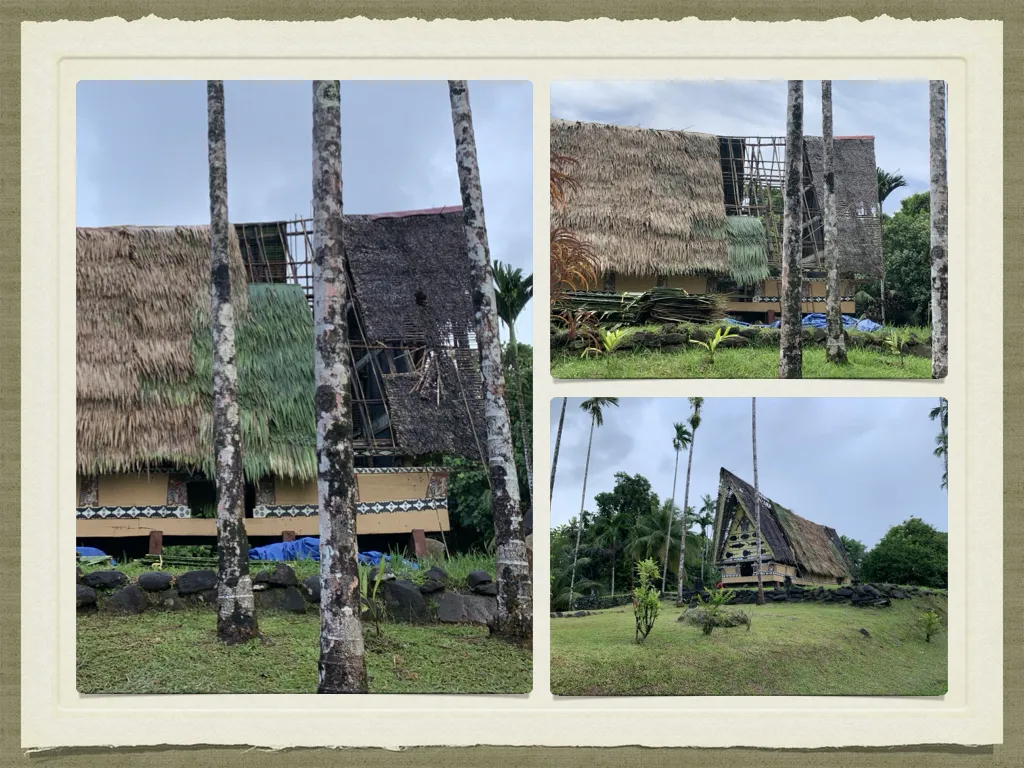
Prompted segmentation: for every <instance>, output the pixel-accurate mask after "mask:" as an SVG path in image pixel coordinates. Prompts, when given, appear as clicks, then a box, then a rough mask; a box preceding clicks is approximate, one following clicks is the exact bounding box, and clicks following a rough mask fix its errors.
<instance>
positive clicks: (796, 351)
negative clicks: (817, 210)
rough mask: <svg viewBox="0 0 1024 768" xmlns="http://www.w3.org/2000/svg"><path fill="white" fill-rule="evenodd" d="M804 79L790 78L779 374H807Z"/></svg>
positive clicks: (782, 376)
mask: <svg viewBox="0 0 1024 768" xmlns="http://www.w3.org/2000/svg"><path fill="white" fill-rule="evenodd" d="M803 134H804V81H803V80H790V81H789V95H788V98H787V103H786V184H785V189H786V195H785V199H784V201H783V202H784V215H783V221H782V280H781V282H782V307H781V309H782V318H781V320H782V322H781V326H782V330H781V333H780V334H779V378H780V379H799V378H802V377H803V355H802V352H801V348H800V331H801V311H800V304H801V301H802V295H801V294H802V291H803V273H802V269H801V265H800V261H801V255H802V250H803V248H802V243H803V236H802V234H803V206H801V204H800V201H801V199H802V197H803V194H802V193H803V169H804V135H803Z"/></svg>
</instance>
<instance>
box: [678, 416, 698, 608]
mask: <svg viewBox="0 0 1024 768" xmlns="http://www.w3.org/2000/svg"><path fill="white" fill-rule="evenodd" d="M695 442H697V430H696V429H695V430H693V434H692V435H691V437H690V456H689V458H688V459H687V460H686V485H685V486H684V490H683V529H682V530H681V531H680V532H679V592H677V594H682V592H683V586H684V585H685V584H686V510H687V507H688V505H689V503H690V470H692V469H693V444H694V443H695Z"/></svg>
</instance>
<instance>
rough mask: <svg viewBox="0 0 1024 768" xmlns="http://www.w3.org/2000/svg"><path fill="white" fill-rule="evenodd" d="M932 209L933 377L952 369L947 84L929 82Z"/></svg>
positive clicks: (942, 374) (937, 81)
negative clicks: (950, 346) (950, 363)
mask: <svg viewBox="0 0 1024 768" xmlns="http://www.w3.org/2000/svg"><path fill="white" fill-rule="evenodd" d="M928 112H929V120H928V139H929V141H928V144H929V150H930V151H929V164H930V188H929V197H930V210H931V288H932V378H933V379H943V378H945V377H946V373H947V372H948V370H949V359H948V355H947V353H948V345H949V335H948V334H949V254H948V248H949V236H948V227H949V200H948V196H947V186H946V83H945V82H943V81H942V80H931V81H929V83H928Z"/></svg>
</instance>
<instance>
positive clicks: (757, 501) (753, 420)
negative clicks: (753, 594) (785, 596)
mask: <svg viewBox="0 0 1024 768" xmlns="http://www.w3.org/2000/svg"><path fill="white" fill-rule="evenodd" d="M750 442H751V444H752V446H753V450H754V527H755V528H756V529H757V563H756V565H755V566H754V570H755V571H756V572H757V604H758V605H764V584H763V581H762V578H761V491H760V489H759V488H758V485H757V398H756V397H752V398H750Z"/></svg>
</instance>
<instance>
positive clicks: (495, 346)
mask: <svg viewBox="0 0 1024 768" xmlns="http://www.w3.org/2000/svg"><path fill="white" fill-rule="evenodd" d="M448 96H449V100H450V102H451V108H452V128H453V131H454V133H455V164H456V166H457V169H458V174H459V189H460V191H461V193H462V215H463V218H464V220H465V235H466V246H467V248H466V250H467V253H468V255H469V260H470V267H471V270H472V275H473V277H472V291H471V294H472V296H473V317H474V331H475V332H476V341H477V349H478V351H479V355H480V358H479V359H480V376H481V379H482V382H483V390H484V408H483V410H484V423H485V425H486V427H487V457H488V462H487V464H488V471H489V477H490V486H491V510H492V515H493V516H494V539H495V551H496V552H497V562H496V563H495V569H496V571H497V581H498V610H497V615H496V617H495V631H496V632H497V633H499V634H503V635H506V636H508V637H510V638H514V639H518V640H522V641H529V640H530V639H531V638H532V636H533V588H532V585H531V583H530V568H529V564H528V560H527V552H526V536H525V530H524V515H523V509H522V505H521V503H520V499H519V476H518V472H517V470H516V462H515V459H514V457H513V448H512V429H511V426H510V424H509V417H508V407H507V405H506V404H505V374H504V372H503V371H502V367H501V341H500V340H499V338H498V312H497V304H496V301H495V297H494V275H493V273H492V271H491V256H490V249H489V248H488V245H487V225H486V223H485V221H484V202H483V193H482V192H481V190H480V166H479V164H478V162H477V154H476V139H475V138H474V134H473V112H472V110H471V109H470V106H469V89H468V87H467V86H466V81H465V80H449V81H448Z"/></svg>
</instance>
